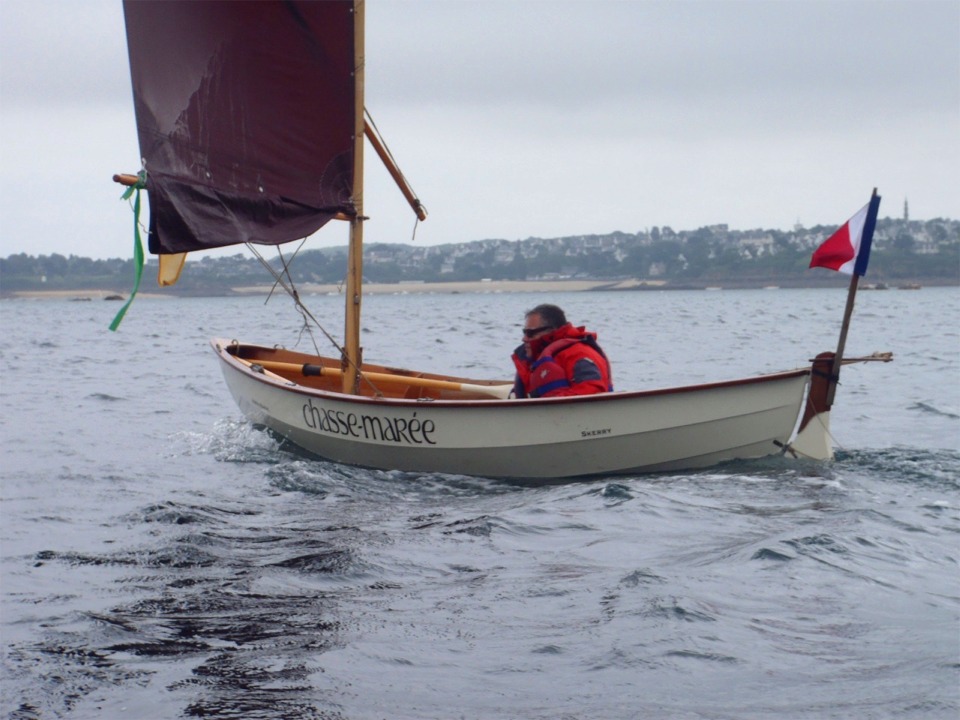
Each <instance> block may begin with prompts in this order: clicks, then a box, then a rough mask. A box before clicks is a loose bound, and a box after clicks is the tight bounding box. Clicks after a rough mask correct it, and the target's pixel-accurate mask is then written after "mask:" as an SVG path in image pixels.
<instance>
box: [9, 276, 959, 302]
mask: <svg viewBox="0 0 960 720" xmlns="http://www.w3.org/2000/svg"><path fill="white" fill-rule="evenodd" d="M846 284H847V280H846V276H839V275H838V277H837V278H832V277H824V278H823V279H822V282H818V283H811V282H806V283H792V284H785V283H784V284H781V285H777V284H774V283H770V284H761V283H756V282H755V283H745V282H728V283H726V284H723V283H722V282H718V283H716V284H707V283H703V282H698V283H683V284H680V283H670V282H667V281H665V280H637V279H635V278H631V279H626V280H478V281H467V282H401V283H368V284H366V285H364V288H363V290H364V294H365V295H405V294H409V295H414V294H429V293H434V294H451V293H514V292H515V293H565V292H600V291H649V290H660V291H670V290H724V289H726V290H749V289H755V290H761V289H778V288H780V287H783V288H784V289H788V288H819V287H823V288H836V287H845V286H846ZM943 286H946V287H955V286H957V283H951V282H929V281H928V282H910V281H903V282H898V283H896V284H889V285H885V286H883V288H884V289H897V288H906V287H909V288H911V289H914V288H919V287H943ZM860 288H861V289H874V284H872V283H870V282H866V281H861V285H860ZM271 290H273V288H272V286H270V285H249V286H241V287H235V288H231V289H230V292H229V293H211V294H210V295H208V296H207V297H222V296H225V295H226V296H249V295H266V294H268V293H269V292H271ZM298 291H299V293H300V294H301V295H339V294H342V293H343V291H344V286H343V285H342V284H332V283H327V284H314V283H305V284H301V285H299V286H298ZM3 297H4V298H6V299H12V298H22V299H48V300H108V299H110V300H117V299H123V300H125V299H126V298H127V297H128V293H119V292H117V291H116V290H104V289H102V288H93V289H76V290H11V291H8V292H4V293H3ZM137 297H139V298H155V299H163V300H169V299H172V298H178V297H204V295H203V294H198V293H177V292H175V291H163V290H157V289H151V290H150V291H148V292H139V293H137Z"/></svg>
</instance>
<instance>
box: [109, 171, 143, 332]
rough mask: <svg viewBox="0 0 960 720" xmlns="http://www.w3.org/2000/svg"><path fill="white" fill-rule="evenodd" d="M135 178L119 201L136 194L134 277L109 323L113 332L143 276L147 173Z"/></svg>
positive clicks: (134, 295)
mask: <svg viewBox="0 0 960 720" xmlns="http://www.w3.org/2000/svg"><path fill="white" fill-rule="evenodd" d="M137 178H139V179H138V180H137V184H136V185H131V186H130V187H129V188H127V191H126V192H125V193H123V196H122V197H121V198H120V199H121V200H129V199H130V196H131V195H133V194H134V193H136V197H135V198H134V199H133V264H134V272H135V276H134V279H133V290H132V291H131V292H130V299H129V300H127V301H126V302H125V303H124V304H123V307H122V308H120V311H119V312H118V313H117V316H116V317H115V318H114V319H113V322H112V323H110V329H111V330H112V331H114V332H116V330H117V328H118V327H120V322H121V321H122V320H123V316H124V315H126V314H127V310H129V309H130V305H131V303H133V299H134V298H135V297H136V296H137V290H139V289H140V278H141V277H142V276H143V243H142V242H141V240H140V190H142V189H143V188H145V187H146V186H147V171H146V170H141V171H140V172H139V173H138V174H137Z"/></svg>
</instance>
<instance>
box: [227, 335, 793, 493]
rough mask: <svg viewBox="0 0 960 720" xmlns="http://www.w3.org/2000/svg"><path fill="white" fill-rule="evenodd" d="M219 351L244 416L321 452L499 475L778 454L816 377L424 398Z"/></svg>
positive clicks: (564, 474)
mask: <svg viewBox="0 0 960 720" xmlns="http://www.w3.org/2000/svg"><path fill="white" fill-rule="evenodd" d="M214 347H215V349H216V350H217V352H218V354H219V356H220V359H221V361H222V362H221V368H222V370H223V374H224V377H225V379H226V382H227V386H228V387H229V388H230V391H231V393H232V394H233V397H234V398H235V400H236V402H237V404H238V405H239V407H240V409H241V410H242V411H243V413H244V414H245V415H246V416H247V417H248V418H249V419H250V420H251V421H252V422H254V423H256V424H259V425H263V426H266V427H268V428H270V429H271V430H273V431H274V432H276V433H278V434H279V435H281V436H283V437H284V438H287V439H289V440H290V441H291V442H293V443H294V444H296V445H298V446H299V447H301V448H303V449H305V450H307V451H308V452H310V453H312V454H315V455H317V456H319V457H323V458H327V459H330V460H334V461H337V462H341V463H348V464H351V465H359V466H365V467H372V468H380V469H390V470H403V471H411V472H439V473H453V474H464V475H477V476H484V477H494V478H518V479H541V480H543V479H550V478H570V477H579V476H591V475H614V474H634V473H645V472H657V471H668V470H682V469H693V468H702V467H708V466H711V465H715V464H717V463H720V462H723V461H728V460H736V459H748V458H757V457H763V456H767V455H775V454H778V453H781V452H782V449H783V447H784V446H785V445H786V444H787V443H788V442H789V441H790V439H791V437H792V435H793V432H794V429H795V427H796V425H797V421H798V418H799V415H800V411H801V409H802V408H803V404H804V398H805V396H806V387H807V384H808V380H809V378H810V371H809V370H808V369H803V370H794V371H789V372H783V373H776V374H771V375H763V376H758V377H755V378H748V379H744V380H735V381H730V382H721V383H713V384H708V385H696V386H689V387H681V388H671V389H667V390H657V391H644V392H617V393H607V394H603V395H592V396H585V397H577V398H547V399H538V400H493V399H469V400H458V399H432V400H423V399H420V400H417V399H407V398H402V397H399V398H398V397H362V396H354V395H346V394H343V393H341V392H334V391H329V390H323V389H317V388H313V387H307V386H304V385H302V384H300V383H299V382H294V381H292V380H291V379H289V377H288V378H283V377H280V376H277V375H274V374H273V373H271V372H264V371H263V369H262V368H261V367H259V366H257V364H256V359H254V360H253V361H251V360H247V361H243V360H239V359H237V357H236V355H237V354H240V355H241V356H243V355H245V354H248V353H247V351H248V349H253V350H256V351H258V352H259V353H261V354H263V353H269V352H276V351H271V350H268V349H266V348H259V347H258V346H249V345H244V346H237V345H234V346H233V347H230V346H228V345H227V344H226V343H224V342H223V341H216V340H215V341H214ZM241 347H242V348H243V350H242V351H241V349H240V348H241ZM281 352H282V351H281ZM251 362H252V363H253V367H251ZM265 364H269V363H265ZM465 382H476V381H465ZM471 387H472V386H471ZM447 395H448V396H449V395H450V393H447Z"/></svg>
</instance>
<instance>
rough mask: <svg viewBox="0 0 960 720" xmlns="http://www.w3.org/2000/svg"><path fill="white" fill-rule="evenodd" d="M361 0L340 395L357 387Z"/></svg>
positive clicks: (359, 4)
mask: <svg viewBox="0 0 960 720" xmlns="http://www.w3.org/2000/svg"><path fill="white" fill-rule="evenodd" d="M364 10H365V8H364V0H354V3H353V13H354V17H353V58H354V60H353V67H354V70H353V72H354V78H353V79H354V113H353V114H354V127H353V210H354V216H353V217H352V218H351V220H350V247H349V249H348V252H347V282H346V293H345V294H346V312H345V313H344V318H345V320H344V321H345V328H344V333H343V338H344V341H343V358H342V365H343V371H344V372H343V392H345V393H349V394H356V393H357V392H358V391H359V386H360V374H359V373H360V365H361V363H362V357H361V348H360V304H361V300H362V297H363V287H362V283H363V221H364V216H363V136H364V126H365V124H366V123H365V121H364V116H363V106H364V101H363V78H364V63H365V59H364V35H363V26H364Z"/></svg>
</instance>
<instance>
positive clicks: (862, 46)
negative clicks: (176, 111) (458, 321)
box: [0, 0, 960, 258]
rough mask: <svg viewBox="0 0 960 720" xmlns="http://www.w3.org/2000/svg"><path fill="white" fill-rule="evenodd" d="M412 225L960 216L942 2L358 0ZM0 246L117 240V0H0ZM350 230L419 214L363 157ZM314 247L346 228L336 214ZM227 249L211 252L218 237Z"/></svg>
mask: <svg viewBox="0 0 960 720" xmlns="http://www.w3.org/2000/svg"><path fill="white" fill-rule="evenodd" d="M366 14H367V38H366V42H367V70H366V74H367V96H366V104H367V107H368V108H369V109H370V111H371V112H372V113H373V117H374V119H375V121H376V122H377V125H378V127H379V128H380V130H381V132H382V133H383V135H384V137H385V139H386V141H387V143H388V144H389V146H390V148H391V150H392V151H393V153H394V155H395V157H396V158H397V160H398V161H399V163H400V165H401V168H402V169H403V171H404V173H405V174H406V175H407V177H408V178H409V179H410V181H411V182H412V184H413V186H414V188H415V189H416V191H417V193H418V194H419V196H420V198H421V200H422V201H423V202H424V204H425V205H426V207H427V209H428V210H429V212H430V217H429V218H428V219H427V221H426V222H425V223H423V224H422V225H420V227H419V229H418V230H417V237H416V241H415V242H416V243H418V244H427V245H434V244H439V243H446V242H465V241H470V240H479V239H485V238H506V239H510V240H517V239H526V238H528V237H557V236H563V235H574V234H591V233H608V232H612V231H615V230H621V231H624V232H637V231H638V230H644V229H647V228H650V227H653V226H664V225H669V226H671V227H673V228H674V229H675V230H684V229H688V230H693V229H696V228H698V227H701V226H703V225H710V224H715V223H727V224H729V225H730V227H731V228H735V229H744V230H745V229H752V228H779V229H789V228H792V227H793V226H794V225H795V224H796V223H797V222H799V223H802V224H803V225H806V226H811V225H817V224H839V223H841V222H843V221H844V220H846V219H847V218H848V217H849V216H850V215H852V214H853V213H854V212H855V211H856V210H858V209H859V208H860V207H861V206H862V205H863V204H864V203H865V202H866V201H867V199H868V197H869V194H870V192H871V190H872V188H873V187H874V186H876V187H878V188H879V191H880V194H881V195H882V196H883V198H884V199H883V203H882V205H881V209H880V214H881V216H895V217H899V216H902V213H903V204H904V200H905V199H908V200H909V203H910V216H911V217H912V218H915V219H921V220H926V219H930V218H935V217H950V218H955V219H956V218H960V180H958V177H960V172H958V170H957V168H960V0H935V1H930V0H908V1H906V2H898V1H893V0H880V1H871V2H857V1H854V0H849V1H843V0H827V1H825V2H813V1H799V0H798V1H790V0H786V1H783V0H763V1H760V2H749V1H745V0H743V1H738V2H733V1H728V0H710V1H706V2H692V1H690V2H684V1H670V2H646V1H642V0H623V1H621V2H612V1H610V2H597V1H595V0H589V1H585V2H574V1H571V2H565V1H561V0H550V1H546V0H544V1H538V0H528V1H523V0H513V1H511V2H492V1H491V2H465V1H458V0H443V1H441V0H405V1H404V0H368V2H367V11H366ZM0 79H2V84H0V123H2V126H0V138H2V139H0V153H2V154H0V256H3V257H6V256H7V255H10V254H12V253H17V252H27V253H29V254H32V255H47V254H50V253H54V252H57V253H62V254H64V255H70V254H75V255H83V256H90V257H98V258H102V257H124V258H125V257H130V256H131V254H132V220H131V213H130V210H129V208H128V207H127V206H126V205H125V204H124V203H122V202H120V201H119V196H120V194H121V189H120V188H119V186H117V185H114V184H113V183H112V182H111V180H110V178H111V176H112V175H113V173H115V172H136V171H137V170H138V169H139V167H138V166H139V160H138V158H139V152H138V149H137V138H136V127H135V125H134V117H133V102H132V97H131V91H130V76H129V69H128V66H127V55H126V39H125V36H124V29H123V11H122V6H121V4H120V2H119V0H84V1H83V2H75V0H64V1H63V2H60V1H56V0H0ZM367 158H368V160H367V189H366V193H365V195H366V197H365V210H366V212H367V214H368V215H369V216H370V217H371V221H370V222H369V223H368V224H367V226H366V231H365V235H366V240H367V242H410V241H411V231H412V229H413V225H414V222H413V215H412V213H410V211H409V210H407V209H406V207H405V205H404V204H403V200H402V199H401V198H400V196H399V193H398V192H397V191H396V190H395V189H394V188H393V187H392V185H391V182H392V181H391V180H390V179H389V177H388V176H387V174H386V172H385V171H384V170H382V169H381V167H380V166H379V163H378V161H376V159H375V156H374V154H373V153H372V152H371V151H369V150H368V154H367ZM332 225H334V226H335V227H333V228H332V229H331V228H326V229H324V230H322V231H321V232H320V233H319V236H318V237H317V238H316V239H315V241H313V242H314V244H315V246H322V245H340V244H344V243H345V242H346V230H345V228H344V226H343V224H342V223H334V224H332ZM236 251H237V250H226V251H223V250H221V251H219V252H220V253H224V252H226V253H233V252H236Z"/></svg>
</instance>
